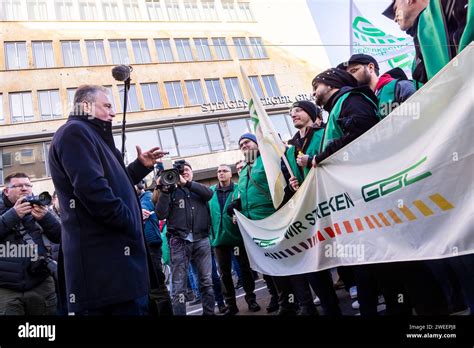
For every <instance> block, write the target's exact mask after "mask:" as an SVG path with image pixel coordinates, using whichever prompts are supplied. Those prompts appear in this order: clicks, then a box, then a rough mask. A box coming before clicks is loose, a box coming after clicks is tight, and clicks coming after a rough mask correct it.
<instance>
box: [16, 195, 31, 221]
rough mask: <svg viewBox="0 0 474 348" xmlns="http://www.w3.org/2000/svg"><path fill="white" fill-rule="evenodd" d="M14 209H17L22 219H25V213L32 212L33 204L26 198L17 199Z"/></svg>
mask: <svg viewBox="0 0 474 348" xmlns="http://www.w3.org/2000/svg"><path fill="white" fill-rule="evenodd" d="M13 209H15V211H16V214H17V215H18V217H19V218H20V219H23V218H24V217H25V215H28V214H30V213H31V211H32V209H33V206H32V205H31V204H30V203H29V202H26V201H25V200H24V199H22V198H20V199H18V200H17V201H16V203H15V205H14V206H13Z"/></svg>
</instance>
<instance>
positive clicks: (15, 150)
mask: <svg viewBox="0 0 474 348" xmlns="http://www.w3.org/2000/svg"><path fill="white" fill-rule="evenodd" d="M2 150H3V151H2ZM2 150H0V155H1V156H0V171H1V170H2V168H1V167H2V166H1V164H2V162H3V170H4V172H3V175H4V176H8V175H10V174H13V173H16V172H25V173H26V174H28V176H29V177H30V179H41V178H46V165H45V164H46V163H45V157H46V155H47V153H45V148H44V143H34V144H24V145H17V146H6V147H4V148H3V149H2ZM33 188H34V186H33Z"/></svg>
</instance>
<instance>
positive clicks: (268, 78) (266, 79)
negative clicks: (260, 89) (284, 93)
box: [262, 75, 281, 97]
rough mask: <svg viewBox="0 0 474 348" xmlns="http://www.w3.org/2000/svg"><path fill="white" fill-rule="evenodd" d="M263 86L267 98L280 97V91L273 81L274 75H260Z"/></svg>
mask: <svg viewBox="0 0 474 348" xmlns="http://www.w3.org/2000/svg"><path fill="white" fill-rule="evenodd" d="M262 80H263V84H264V85H265V89H266V90H267V96H269V97H278V96H280V95H281V93H280V89H279V88H278V85H277V83H276V80H275V75H262Z"/></svg>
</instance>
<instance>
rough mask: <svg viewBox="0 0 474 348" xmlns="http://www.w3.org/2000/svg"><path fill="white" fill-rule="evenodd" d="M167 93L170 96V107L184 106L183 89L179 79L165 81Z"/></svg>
mask: <svg viewBox="0 0 474 348" xmlns="http://www.w3.org/2000/svg"><path fill="white" fill-rule="evenodd" d="M165 89H166V95H167V96H168V103H169V105H170V107H172V108H175V107H178V106H179V107H182V106H184V96H183V90H182V89H181V84H180V83H179V81H168V82H165Z"/></svg>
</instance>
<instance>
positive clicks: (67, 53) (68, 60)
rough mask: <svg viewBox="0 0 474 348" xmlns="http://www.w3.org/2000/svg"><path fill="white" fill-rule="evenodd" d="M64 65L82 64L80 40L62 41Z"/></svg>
mask: <svg viewBox="0 0 474 348" xmlns="http://www.w3.org/2000/svg"><path fill="white" fill-rule="evenodd" d="M61 47H62V50H63V61H64V66H81V65H82V56H81V48H80V46H79V41H61Z"/></svg>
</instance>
